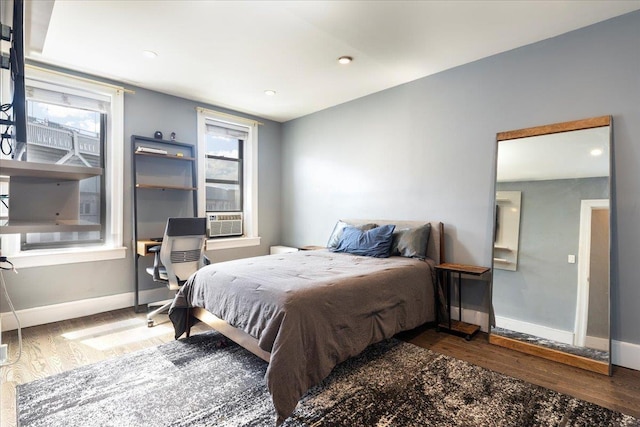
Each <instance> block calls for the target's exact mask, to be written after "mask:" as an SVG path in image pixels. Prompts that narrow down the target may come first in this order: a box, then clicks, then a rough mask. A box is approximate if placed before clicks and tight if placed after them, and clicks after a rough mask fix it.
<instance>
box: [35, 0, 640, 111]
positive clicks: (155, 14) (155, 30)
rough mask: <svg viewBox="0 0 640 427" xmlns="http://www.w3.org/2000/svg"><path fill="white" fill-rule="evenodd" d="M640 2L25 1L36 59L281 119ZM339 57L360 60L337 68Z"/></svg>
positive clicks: (564, 29) (576, 25) (547, 35)
mask: <svg viewBox="0 0 640 427" xmlns="http://www.w3.org/2000/svg"><path fill="white" fill-rule="evenodd" d="M638 9H640V1H637V0H633V1H614V0H606V1H597V0H589V1H576V0H571V1H562V0H552V1H543V0H536V1H526V0H521V1H506V0H504V1H481V0H478V1H207V0H193V1H191V0H181V1H178V0H174V1H171V0H163V1H149V0H141V1H140V0H128V1H122V0H111V1H109V0H86V1H77V0H38V1H36V0H26V11H25V21H26V23H25V41H26V48H27V57H28V58H31V59H34V60H37V61H41V62H45V63H49V64H54V65H58V66H62V67H67V68H72V69H76V70H80V71H84V72H87V73H90V74H94V75H98V76H102V77H107V78H111V79H115V80H118V81H121V82H124V83H125V84H131V85H135V86H140V87H143V88H147V89H152V90H156V91H159V92H164V93H168V94H171V95H176V96H180V97H184V98H188V99H193V100H196V101H200V102H203V103H208V104H214V105H218V106H222V107H227V108H230V109H233V110H237V111H241V112H245V113H248V114H253V115H256V116H260V117H264V118H268V119H272V120H276V121H280V122H284V121H287V120H290V119H293V118H297V117H300V116H303V115H306V114H310V113H313V112H316V111H319V110H322V109H324V108H328V107H331V106H334V105H337V104H340V103H343V102H346V101H349V100H352V99H355V98H359V97H362V96H365V95H368V94H371V93H374V92H377V91H380V90H383V89H386V88H389V87H392V86H396V85H399V84H402V83H406V82H409V81H412V80H415V79H418V78H421V77H424V76H427V75H430V74H434V73H437V72H440V71H443V70H446V69H449V68H452V67H455V66H458V65H462V64H465V63H468V62H471V61H475V60H478V59H481V58H484V57H487V56H490V55H494V54H497V53H500V52H504V51H507V50H511V49H514V48H517V47H520V46H523V45H527V44H530V43H534V42H537V41H540V40H544V39H547V38H550V37H554V36H556V35H559V34H562V33H566V32H568V31H571V30H575V29H577V28H581V27H584V26H587V25H590V24H593V23H596V22H599V21H602V20H606V19H609V18H612V17H615V16H618V15H621V14H624V13H627V12H631V11H634V10H638ZM144 50H152V51H155V52H157V53H158V57H157V58H155V59H147V58H145V57H144V56H143V55H142V52H143V51H144ZM342 55H349V56H352V57H353V58H354V61H353V62H352V63H351V64H349V65H346V66H344V65H339V64H338V63H337V62H336V59H337V58H338V57H339V56H342ZM267 89H271V90H275V91H276V92H277V94H276V95H275V96H270V97H269V96H266V95H264V91H265V90H267Z"/></svg>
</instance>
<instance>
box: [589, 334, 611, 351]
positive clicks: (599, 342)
mask: <svg viewBox="0 0 640 427" xmlns="http://www.w3.org/2000/svg"><path fill="white" fill-rule="evenodd" d="M609 344H610V342H609V339H607V338H600V337H590V336H589V335H587V336H586V337H584V346H585V347H589V348H594V349H596V350H601V351H607V350H608V349H609Z"/></svg>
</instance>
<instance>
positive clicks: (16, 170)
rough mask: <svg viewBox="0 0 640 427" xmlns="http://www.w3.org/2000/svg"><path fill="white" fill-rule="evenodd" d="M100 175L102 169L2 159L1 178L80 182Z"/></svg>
mask: <svg viewBox="0 0 640 427" xmlns="http://www.w3.org/2000/svg"><path fill="white" fill-rule="evenodd" d="M99 175H102V168H91V167H85V166H70V165H57V164H53V163H36V162H21V161H17V160H10V159H0V176H20V177H31V178H46V179H52V180H65V181H79V180H81V179H86V178H91V177H93V176H99Z"/></svg>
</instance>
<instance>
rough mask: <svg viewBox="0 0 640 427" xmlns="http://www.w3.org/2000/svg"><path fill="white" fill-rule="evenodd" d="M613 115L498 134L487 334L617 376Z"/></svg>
mask: <svg viewBox="0 0 640 427" xmlns="http://www.w3.org/2000/svg"><path fill="white" fill-rule="evenodd" d="M611 148H612V120H611V117H610V116H603V117H595V118H590V119H584V120H577V121H572V122H564V123H556V124H551V125H546V126H539V127H534V128H527V129H520V130H514V131H507V132H501V133H499V134H498V135H497V156H496V158H497V166H496V195H495V230H494V236H493V237H494V249H493V271H494V273H493V284H492V296H491V298H492V303H493V308H494V313H495V325H494V326H493V327H492V328H491V333H490V335H489V341H490V342H491V343H493V344H496V345H500V346H504V347H509V348H512V349H514V350H518V351H522V352H525V353H529V354H533V355H536V356H540V357H544V358H547V359H551V360H554V361H557V362H561V363H566V364H570V365H573V366H577V367H580V368H583V369H587V370H590V371H594V372H599V373H602V374H605V375H611V357H610V343H611V340H610V335H609V329H610V328H609V325H610V299H609V287H610V282H611V274H610V270H611V269H610V265H611V251H610V243H609V242H610V236H611V226H610V219H609V210H610V200H611V199H610V189H611V185H610V183H611V173H610V172H611V158H612V155H611Z"/></svg>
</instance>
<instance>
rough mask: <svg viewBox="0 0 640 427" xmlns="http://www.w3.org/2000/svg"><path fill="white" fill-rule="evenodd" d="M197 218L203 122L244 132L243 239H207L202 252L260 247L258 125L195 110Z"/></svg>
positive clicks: (202, 196) (201, 200)
mask: <svg viewBox="0 0 640 427" xmlns="http://www.w3.org/2000/svg"><path fill="white" fill-rule="evenodd" d="M196 110H197V122H198V150H197V151H198V216H205V215H206V212H205V207H206V187H205V180H206V174H205V171H206V146H205V144H206V142H205V141H206V138H205V135H206V132H207V119H210V120H215V121H216V122H221V123H229V124H231V125H234V126H241V127H244V128H247V132H248V134H249V137H248V138H247V140H246V141H245V142H244V144H245V145H244V147H243V154H244V158H243V171H242V173H243V177H242V178H243V179H242V185H243V197H244V200H243V201H242V206H243V220H244V225H243V235H242V236H240V237H221V238H216V239H208V240H207V245H206V249H207V250H217V249H231V248H242V247H248V246H258V245H260V235H259V234H258V124H259V123H258V122H256V121H255V120H251V119H247V118H244V117H239V116H233V115H230V114H226V113H222V112H220V111H214V110H208V109H205V108H201V107H198V108H197V109H196Z"/></svg>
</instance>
